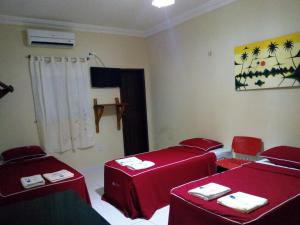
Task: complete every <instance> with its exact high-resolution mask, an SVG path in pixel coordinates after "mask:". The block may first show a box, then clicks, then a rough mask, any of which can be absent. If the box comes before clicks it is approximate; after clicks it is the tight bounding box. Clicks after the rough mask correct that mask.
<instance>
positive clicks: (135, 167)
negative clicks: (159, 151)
mask: <svg viewBox="0 0 300 225" xmlns="http://www.w3.org/2000/svg"><path fill="white" fill-rule="evenodd" d="M154 165H155V163H154V162H150V161H146V160H145V161H142V162H138V163H132V164H130V165H127V167H128V168H129V169H132V170H141V169H147V168H149V167H151V166H154Z"/></svg>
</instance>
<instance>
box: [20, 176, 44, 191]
mask: <svg viewBox="0 0 300 225" xmlns="http://www.w3.org/2000/svg"><path fill="white" fill-rule="evenodd" d="M21 183H22V186H23V187H24V188H26V189H27V188H33V187H36V186H40V185H44V184H45V180H44V178H43V177H42V176H41V175H40V174H37V175H33V176H29V177H22V178H21Z"/></svg>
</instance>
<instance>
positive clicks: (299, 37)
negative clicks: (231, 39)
mask: <svg viewBox="0 0 300 225" xmlns="http://www.w3.org/2000/svg"><path fill="white" fill-rule="evenodd" d="M286 40H292V41H293V42H294V43H295V44H296V43H300V32H298V33H293V34H289V35H284V36H280V37H276V38H271V39H267V40H264V41H258V42H254V43H250V44H247V45H242V46H238V47H236V48H235V49H234V54H235V55H240V54H242V53H243V52H247V49H246V50H245V47H248V50H250V51H252V49H253V48H255V47H260V48H261V50H264V49H266V48H267V47H268V45H269V44H270V42H271V41H272V42H276V43H277V44H279V45H282V44H283V43H284V42H285V41H286Z"/></svg>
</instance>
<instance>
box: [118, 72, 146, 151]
mask: <svg viewBox="0 0 300 225" xmlns="http://www.w3.org/2000/svg"><path fill="white" fill-rule="evenodd" d="M120 94H121V102H124V103H126V104H127V105H126V106H125V112H124V114H123V117H122V121H123V139H124V154H125V156H128V155H133V154H137V153H142V152H147V151H149V140H148V124H147V108H146V93H145V77H144V70H143V69H121V87H120Z"/></svg>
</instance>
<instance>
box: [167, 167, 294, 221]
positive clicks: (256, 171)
mask: <svg viewBox="0 0 300 225" xmlns="http://www.w3.org/2000/svg"><path fill="white" fill-rule="evenodd" d="M210 182H214V183H218V184H221V185H225V186H227V187H230V188H231V189H232V192H231V193H234V192H237V191H242V192H245V193H249V194H253V195H256V196H260V197H263V198H267V199H268V201H269V203H268V204H267V205H265V206H263V207H261V208H259V209H256V210H255V211H253V212H251V213H249V214H246V213H240V212H237V211H235V210H233V209H230V208H227V207H225V206H221V205H219V204H218V203H217V200H216V199H214V200H211V201H205V200H202V199H200V198H198V197H195V196H192V195H190V194H188V190H190V189H193V188H195V187H199V186H201V185H204V184H207V183H210ZM299 209H300V170H296V169H289V168H283V167H277V166H272V165H265V164H260V163H249V164H245V165H243V166H242V167H238V168H236V169H232V170H229V171H226V172H223V173H221V174H216V175H214V176H211V177H207V178H204V179H200V180H196V181H193V182H190V183H187V184H184V185H182V186H179V187H176V188H174V189H172V191H171V203H170V214H169V225H242V224H247V225H283V224H287V225H299V224H300V215H299Z"/></svg>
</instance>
